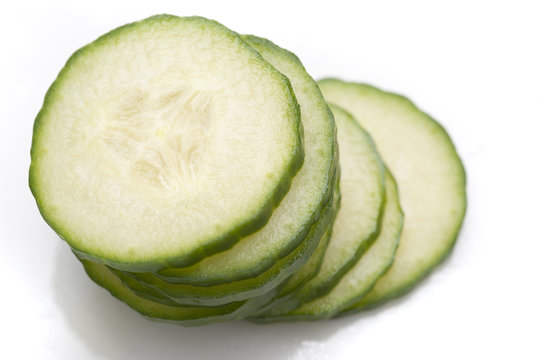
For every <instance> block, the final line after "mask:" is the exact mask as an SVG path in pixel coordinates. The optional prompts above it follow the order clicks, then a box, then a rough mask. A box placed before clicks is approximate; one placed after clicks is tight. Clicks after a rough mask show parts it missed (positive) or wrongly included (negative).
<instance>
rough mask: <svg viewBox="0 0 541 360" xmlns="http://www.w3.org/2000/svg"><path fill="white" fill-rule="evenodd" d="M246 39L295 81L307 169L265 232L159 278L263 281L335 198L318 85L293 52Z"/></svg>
mask: <svg viewBox="0 0 541 360" xmlns="http://www.w3.org/2000/svg"><path fill="white" fill-rule="evenodd" d="M243 39H244V40H245V41H247V42H248V43H249V44H250V46H252V47H253V48H254V49H256V50H257V51H258V52H259V53H260V54H261V55H262V56H263V58H265V60H267V61H269V62H270V63H271V64H272V65H273V66H275V67H276V68H277V69H278V70H279V71H280V72H282V73H283V74H285V75H286V76H287V77H288V78H289V79H290V81H291V84H292V86H293V89H294V90H295V95H296V97H297V100H298V102H299V105H300V107H301V119H302V124H303V128H304V152H305V157H304V164H303V167H302V169H301V170H300V171H299V172H298V173H297V175H296V176H295V178H294V179H293V181H292V183H291V188H290V190H289V192H288V193H287V195H286V196H285V198H284V199H283V200H282V202H281V203H280V206H278V208H276V210H275V211H274V212H273V214H272V217H271V218H270V220H269V222H268V224H267V225H266V226H265V227H264V228H262V229H261V230H260V231H258V232H257V233H254V234H252V235H250V236H249V237H246V238H245V239H242V241H240V242H239V243H238V244H236V245H235V247H233V248H232V249H230V250H228V251H226V252H223V253H219V254H216V255H214V256H212V257H208V258H206V259H204V260H203V261H201V262H200V263H198V264H195V265H194V266H192V267H189V268H180V269H166V270H164V271H160V272H159V273H158V275H159V276H161V277H162V278H163V279H164V280H166V281H168V282H171V283H184V284H193V285H199V286H201V285H206V286H210V285H218V284H222V283H228V282H232V281H239V280H243V279H248V278H253V277H256V276H259V275H260V274H262V273H263V272H265V271H267V270H268V269H270V268H271V267H272V266H273V265H274V263H275V262H277V261H278V260H279V259H281V258H283V257H284V256H286V255H287V254H289V253H290V252H291V251H293V249H295V248H296V247H297V246H298V245H299V243H300V242H301V241H304V240H305V239H306V236H307V234H308V231H309V229H310V228H311V226H312V225H313V224H314V223H316V222H317V221H318V219H319V218H320V216H321V212H322V210H323V208H324V207H325V206H326V204H327V203H328V202H329V199H330V198H331V195H332V191H333V187H334V186H333V179H334V177H335V173H336V171H337V170H336V169H337V164H338V160H337V150H338V146H337V143H336V128H335V124H334V120H333V116H332V113H331V112H330V110H329V108H328V106H327V104H326V103H325V101H324V99H323V96H322V95H321V92H320V90H319V88H318V87H317V84H316V83H315V81H314V80H313V79H312V78H311V77H310V76H309V75H308V74H307V73H306V70H305V69H304V67H303V65H302V63H301V62H300V61H299V59H298V58H297V57H296V56H295V55H293V54H292V53H290V52H289V51H287V50H284V49H282V48H280V47H278V46H277V45H275V44H273V43H272V42H270V41H268V40H265V39H261V38H258V37H255V36H243Z"/></svg>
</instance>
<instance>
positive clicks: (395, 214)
mask: <svg viewBox="0 0 541 360" xmlns="http://www.w3.org/2000/svg"><path fill="white" fill-rule="evenodd" d="M385 191H386V195H385V207H384V211H383V218H382V224H381V231H380V233H379V235H378V237H377V239H376V241H375V242H374V243H373V244H372V246H370V248H369V249H368V250H367V251H366V253H365V254H364V255H363V256H362V257H361V258H360V259H359V260H358V261H357V263H356V264H355V266H353V267H352V268H351V269H350V270H349V271H348V272H347V273H346V274H345V275H344V276H343V277H342V279H340V281H339V282H338V284H337V285H336V286H335V287H334V288H333V289H332V290H331V291H330V292H329V293H328V294H326V295H324V296H322V297H319V298H317V299H315V300H313V301H311V302H308V303H306V304H304V305H302V306H301V307H299V308H298V309H295V310H293V311H292V312H290V313H287V314H285V315H283V316H281V317H275V318H272V317H271V318H268V319H264V320H266V321H269V320H270V321H278V320H282V321H293V320H318V319H327V318H330V317H332V316H334V315H336V314H337V313H338V312H340V311H341V310H343V309H345V308H347V307H349V306H350V305H351V304H354V303H356V302H357V301H359V299H361V298H362V297H363V296H364V295H365V294H366V293H367V292H368V291H370V289H371V288H372V286H373V285H374V283H375V282H376V281H377V280H378V279H379V278H380V277H381V276H382V274H384V273H385V271H386V270H387V269H388V268H389V266H391V264H392V262H393V259H394V255H395V252H396V248H397V246H398V241H399V239H400V232H401V230H402V222H403V214H402V210H401V209H400V203H399V200H398V191H397V187H396V183H395V181H394V179H393V178H392V175H391V174H390V172H389V171H387V172H386V176H385ZM351 221H354V219H351Z"/></svg>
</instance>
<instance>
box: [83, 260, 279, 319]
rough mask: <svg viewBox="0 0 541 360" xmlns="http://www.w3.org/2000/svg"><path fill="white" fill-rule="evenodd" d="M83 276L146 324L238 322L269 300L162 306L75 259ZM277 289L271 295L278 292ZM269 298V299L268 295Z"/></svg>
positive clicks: (100, 269) (104, 268)
mask: <svg viewBox="0 0 541 360" xmlns="http://www.w3.org/2000/svg"><path fill="white" fill-rule="evenodd" d="M79 260H80V261H81V263H82V264H83V267H84V269H85V271H86V273H87V275H88V276H89V277H90V278H91V279H92V280H93V281H94V282H95V283H96V284H98V285H100V286H101V287H103V288H105V289H106V290H108V291H109V292H110V293H111V295H113V296H114V297H116V298H117V299H119V300H120V301H123V302H125V303H126V304H127V305H128V306H130V307H131V308H132V309H134V310H135V311H137V312H139V313H140V314H142V315H143V316H145V317H147V318H149V319H150V320H157V321H163V322H172V323H175V324H179V325H183V326H199V325H206V324H211V323H216V322H224V321H233V320H240V319H243V318H245V317H246V316H249V315H251V314H252V313H254V312H256V311H257V310H258V309H259V308H260V307H261V306H264V305H265V304H266V303H267V302H268V301H269V298H268V297H267V296H261V297H258V298H252V299H250V300H246V301H238V302H234V303H229V304H226V305H224V306H220V307H194V306H180V305H164V304H159V303H156V302H154V301H151V300H147V299H144V298H141V297H139V296H137V295H135V294H134V293H133V292H132V291H131V290H130V289H129V288H128V287H126V286H125V285H124V284H123V283H122V282H121V281H120V279H119V278H118V277H116V276H115V275H114V273H113V272H111V270H110V269H109V268H108V267H107V266H105V265H103V264H98V263H94V262H92V261H89V260H85V259H81V258H79ZM278 290H279V288H277V289H276V290H275V291H278ZM269 295H272V293H271V294H269Z"/></svg>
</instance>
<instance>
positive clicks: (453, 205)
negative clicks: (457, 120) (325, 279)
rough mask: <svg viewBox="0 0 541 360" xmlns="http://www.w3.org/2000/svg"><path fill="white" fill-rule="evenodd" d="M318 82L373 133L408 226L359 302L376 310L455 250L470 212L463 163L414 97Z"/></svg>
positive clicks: (328, 98)
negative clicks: (388, 264)
mask: <svg viewBox="0 0 541 360" xmlns="http://www.w3.org/2000/svg"><path fill="white" fill-rule="evenodd" d="M319 84H320V87H321V90H322V91H323V93H324V95H325V98H326V99H327V100H328V101H329V102H332V103H335V104H338V105H339V106H342V107H343V108H345V109H346V110H348V111H350V112H351V113H352V114H353V116H354V117H355V118H356V119H357V120H358V121H359V122H360V123H361V125H362V126H363V127H365V128H366V129H367V131H369V132H370V134H371V135H372V136H373V137H374V140H375V142H376V144H377V146H378V149H379V151H380V153H381V155H382V158H383V160H384V161H385V163H386V164H387V166H388V167H389V169H390V171H391V172H392V173H393V174H394V176H395V178H396V181H397V183H398V188H399V190H400V203H401V205H402V209H403V210H404V214H405V223H404V228H403V231H402V236H401V239H400V245H399V246H398V250H397V253H396V257H395V260H394V263H393V265H392V266H391V268H390V269H389V271H388V272H387V273H386V274H385V275H384V276H383V277H382V278H381V279H380V280H378V282H377V283H376V285H375V286H374V288H373V289H372V290H371V291H370V293H369V294H367V295H366V297H365V298H364V299H363V300H361V301H360V303H359V304H357V305H356V306H355V307H356V308H357V309H360V308H365V307H370V306H374V305H376V304H378V303H381V302H383V301H385V300H388V299H391V298H393V297H396V296H398V295H400V294H402V293H404V292H405V291H407V290H408V289H410V288H411V287H413V286H414V285H415V284H416V283H418V282H419V281H420V280H421V279H422V278H423V277H424V276H426V275H427V274H428V272H429V271H430V270H431V269H432V268H434V267H435V266H436V265H437V264H438V263H440V262H441V261H442V260H443V259H444V258H445V256H446V255H447V254H448V253H449V252H450V251H451V249H452V248H453V245H454V243H455V241H456V238H457V235H458V232H459V230H460V227H461V224H462V221H463V218H464V215H465V211H466V189H465V188H466V177H465V173H464V168H463V166H462V162H461V161H460V158H459V157H458V155H457V153H456V150H455V147H454V145H453V143H452V141H451V139H450V138H449V136H448V135H447V133H446V132H445V130H444V129H443V127H442V126H441V125H440V124H438V123H437V122H436V121H434V120H433V119H432V118H430V116H428V115H427V114H425V113H423V112H422V111H420V110H419V109H418V108H417V107H416V106H415V105H414V104H413V103H411V102H410V101H409V100H408V99H406V98H404V97H402V96H399V95H396V94H391V93H388V92H384V91H381V90H378V89H376V88H374V87H372V86H368V85H363V84H355V83H346V82H342V81H340V80H336V79H328V80H322V81H321V82H320V83H319Z"/></svg>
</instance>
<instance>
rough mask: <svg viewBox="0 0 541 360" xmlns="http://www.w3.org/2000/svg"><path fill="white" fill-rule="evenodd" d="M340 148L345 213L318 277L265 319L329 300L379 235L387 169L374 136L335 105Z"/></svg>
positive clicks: (342, 211) (341, 214)
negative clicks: (311, 302)
mask: <svg viewBox="0 0 541 360" xmlns="http://www.w3.org/2000/svg"><path fill="white" fill-rule="evenodd" d="M331 110H332V112H333V113H334V117H335V120H336V124H337V126H338V143H339V144H340V169H341V177H340V191H341V194H342V197H341V203H340V209H339V210H338V214H337V216H336V220H335V222H334V225H333V230H332V236H331V241H330V243H329V246H328V247H327V251H326V252H325V256H324V258H323V262H322V264H321V268H320V270H319V272H318V274H317V276H316V277H314V278H313V279H311V280H310V281H309V282H307V283H306V284H305V285H304V286H303V287H302V288H301V289H300V291H299V292H298V293H296V294H295V296H293V297H292V298H291V299H290V300H289V301H288V302H285V303H284V302H280V304H279V306H276V307H272V308H271V309H269V310H268V311H267V312H265V313H264V314H263V315H262V316H264V317H277V316H278V317H280V316H282V315H284V314H287V313H289V312H290V311H291V310H293V309H295V308H298V307H299V306H301V305H302V304H304V303H306V302H308V301H311V300H313V299H316V298H318V297H320V296H323V295H325V294H326V293H328V292H329V291H331V289H332V288H333V287H334V286H335V285H336V284H337V283H338V281H340V279H341V278H342V276H343V275H344V274H345V273H346V272H347V271H348V270H349V269H350V268H351V267H352V266H354V265H355V263H356V262H357V260H358V259H359V258H360V257H361V255H362V254H363V253H364V252H365V250H366V249H367V248H368V247H369V246H370V245H371V244H372V242H373V241H374V240H375V238H376V237H377V235H378V233H379V230H380V223H381V215H382V214H383V204H384V198H385V194H384V190H385V184H384V175H385V168H384V166H383V164H382V162H381V159H380V157H379V155H378V152H377V150H376V148H375V146H374V143H373V142H372V139H371V138H370V136H369V135H368V134H367V133H366V132H365V131H363V129H361V127H360V126H359V124H358V123H357V122H356V121H355V119H353V118H352V117H351V115H349V114H348V113H346V112H345V111H344V110H342V109H340V108H338V107H334V106H332V105H331Z"/></svg>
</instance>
